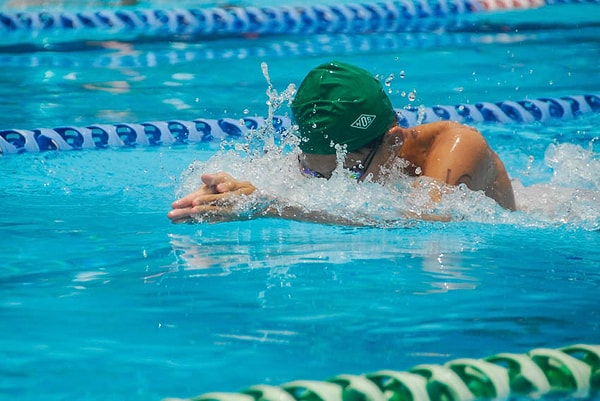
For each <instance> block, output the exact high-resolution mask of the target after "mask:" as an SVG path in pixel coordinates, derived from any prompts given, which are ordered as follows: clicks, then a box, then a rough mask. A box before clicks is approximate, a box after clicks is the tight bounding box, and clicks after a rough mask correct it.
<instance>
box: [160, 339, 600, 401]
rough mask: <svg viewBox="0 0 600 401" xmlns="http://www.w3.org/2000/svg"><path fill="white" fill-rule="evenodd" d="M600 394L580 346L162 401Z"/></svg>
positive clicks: (592, 362)
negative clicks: (402, 370)
mask: <svg viewBox="0 0 600 401" xmlns="http://www.w3.org/2000/svg"><path fill="white" fill-rule="evenodd" d="M599 395H600V345H587V344H575V345H570V346H567V347H563V348H559V349H548V348H536V349H533V350H531V351H529V352H527V353H526V354H512V353H500V354H496V355H492V356H489V357H486V358H482V359H473V358H460V359H455V360H451V361H449V362H447V363H445V364H444V365H435V364H422V365H417V366H415V367H413V368H411V369H409V370H408V371H405V372H401V371H394V370H380V371H376V372H373V373H367V374H363V375H348V374H341V375H338V376H335V377H332V378H330V379H327V380H325V381H314V380H295V381H291V382H288V383H284V384H281V385H279V386H271V385H265V384H258V385H254V386H251V387H249V388H247V389H245V390H242V391H240V392H238V393H226V392H210V393H205V394H201V395H198V396H195V397H192V398H188V399H179V398H168V399H165V400H163V401H474V400H478V399H509V398H513V397H530V398H535V399H539V398H540V397H544V396H552V397H557V396H558V397H569V398H588V397H596V396H599Z"/></svg>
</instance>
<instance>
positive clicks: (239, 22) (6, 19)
mask: <svg viewBox="0 0 600 401" xmlns="http://www.w3.org/2000/svg"><path fill="white" fill-rule="evenodd" d="M583 2H585V3H598V2H600V0H410V1H408V0H407V1H386V2H372V3H349V4H333V5H324V4H320V5H297V6H273V7H212V8H163V9H143V8H115V9H99V10H83V11H75V12H70V11H64V10H56V11H49V10H41V11H38V10H36V11H14V12H10V11H2V12H0V32H2V33H3V36H4V38H3V39H4V41H5V44H6V41H7V40H8V42H9V43H10V38H12V39H13V40H14V39H15V38H16V39H18V40H20V41H21V42H23V41H26V42H35V40H36V39H38V40H43V41H44V44H45V45H47V44H48V42H47V40H48V39H52V40H54V41H57V42H61V41H62V42H64V41H65V40H68V39H69V36H70V35H69V34H71V35H73V37H72V39H77V40H83V39H96V40H98V39H105V40H108V39H117V38H118V37H119V35H123V34H125V35H129V36H131V35H134V36H137V35H142V36H143V37H144V38H145V39H148V38H149V37H160V38H164V37H167V38H175V37H179V38H181V37H185V36H190V35H191V36H195V37H207V38H216V37H228V36H245V35H249V36H250V37H253V36H254V35H277V34H316V33H330V34H331V33H352V34H357V33H367V32H402V31H425V30H434V29H439V28H440V27H452V26H455V25H458V26H460V24H461V23H460V21H458V20H460V17H462V16H465V15H469V14H474V13H481V12H488V11H497V10H514V9H528V8H537V7H541V6H544V5H548V4H564V3H583ZM16 43H18V41H17V42H15V43H14V44H16Z"/></svg>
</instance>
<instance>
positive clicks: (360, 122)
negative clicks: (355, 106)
mask: <svg viewBox="0 0 600 401" xmlns="http://www.w3.org/2000/svg"><path fill="white" fill-rule="evenodd" d="M376 118H377V116H374V115H373V114H361V115H360V116H358V118H357V119H356V121H354V122H353V123H352V124H350V126H351V127H352V128H358V129H367V128H369V127H370V126H371V124H372V123H373V121H375V119H376Z"/></svg>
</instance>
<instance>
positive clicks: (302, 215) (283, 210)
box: [167, 172, 356, 225]
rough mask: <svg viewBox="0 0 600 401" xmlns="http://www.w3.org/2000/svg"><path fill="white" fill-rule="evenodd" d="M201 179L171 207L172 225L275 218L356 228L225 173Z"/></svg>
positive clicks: (207, 175)
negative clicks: (291, 202)
mask: <svg viewBox="0 0 600 401" xmlns="http://www.w3.org/2000/svg"><path fill="white" fill-rule="evenodd" d="M201 178H202V182H203V183H204V184H203V185H202V186H201V187H200V188H199V189H198V190H196V191H194V192H192V193H190V194H189V195H186V196H184V197H183V198H181V199H178V200H176V201H175V202H173V204H172V205H171V207H172V208H173V210H171V211H170V212H169V213H168V214H167V217H168V218H169V219H170V220H171V221H172V222H173V223H189V222H197V221H208V222H224V221H234V220H247V219H252V218H258V217H276V218H283V219H289V220H296V221H306V222H314V223H323V224H343V225H356V222H353V221H352V220H349V219H344V218H342V217H339V216H334V215H331V214H327V213H325V212H317V211H308V210H306V209H304V208H302V207H300V206H293V205H290V204H289V202H282V201H280V200H278V199H274V198H272V197H270V196H268V195H264V194H261V193H260V191H258V190H257V188H256V187H255V186H254V185H253V184H252V183H251V182H249V181H241V180H237V179H235V178H234V177H232V176H231V175H229V174H227V173H223V172H220V173H216V174H203V175H202V177H201ZM239 206H241V207H239Z"/></svg>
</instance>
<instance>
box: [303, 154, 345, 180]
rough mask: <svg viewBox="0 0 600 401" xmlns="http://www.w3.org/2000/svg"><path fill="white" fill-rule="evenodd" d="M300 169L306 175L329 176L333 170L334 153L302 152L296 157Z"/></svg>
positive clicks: (334, 164) (334, 163)
mask: <svg viewBox="0 0 600 401" xmlns="http://www.w3.org/2000/svg"><path fill="white" fill-rule="evenodd" d="M298 161H299V163H300V171H302V174H304V175H306V176H308V177H317V178H327V179H329V178H331V173H332V172H333V170H335V166H336V162H335V155H316V154H311V153H302V154H300V156H299V157H298Z"/></svg>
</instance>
